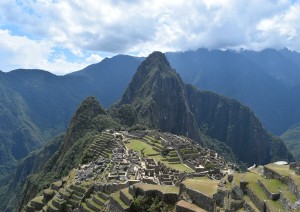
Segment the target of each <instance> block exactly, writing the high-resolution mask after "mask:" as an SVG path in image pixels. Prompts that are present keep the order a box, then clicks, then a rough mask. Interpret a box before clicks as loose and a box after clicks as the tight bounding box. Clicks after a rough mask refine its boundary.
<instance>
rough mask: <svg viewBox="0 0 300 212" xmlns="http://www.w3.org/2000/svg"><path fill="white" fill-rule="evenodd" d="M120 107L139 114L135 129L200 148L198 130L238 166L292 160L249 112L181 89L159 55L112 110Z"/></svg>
mask: <svg viewBox="0 0 300 212" xmlns="http://www.w3.org/2000/svg"><path fill="white" fill-rule="evenodd" d="M123 104H130V105H131V106H132V107H133V108H134V109H135V110H136V111H137V117H138V122H139V123H141V124H145V125H147V126H149V127H150V128H158V129H160V130H162V131H167V132H172V133H175V134H179V135H186V136H189V137H191V138H193V139H195V140H196V141H198V142H200V143H201V140H200V139H199V137H197V136H198V135H199V134H198V133H199V131H200V128H201V129H202V132H204V133H205V134H207V135H208V136H209V137H212V138H215V139H217V140H219V141H221V142H224V143H225V144H227V145H228V146H229V147H230V148H232V150H233V152H234V153H235V155H236V156H237V157H238V159H239V160H242V161H244V162H246V163H248V164H253V163H256V164H265V163H269V162H270V161H273V160H278V159H282V160H292V159H293V158H292V156H291V155H290V153H289V152H288V151H287V149H286V147H285V145H284V144H283V142H282V141H281V140H280V139H279V138H277V137H273V136H272V135H271V134H269V133H268V132H267V131H266V130H265V129H263V127H262V124H261V123H260V122H259V120H258V119H257V118H256V117H255V115H254V113H253V112H252V111H251V110H250V109H249V108H248V107H245V106H243V105H242V104H241V103H239V102H238V101H236V100H232V99H228V98H226V97H223V96H220V95H218V94H214V93H211V92H204V91H198V90H197V89H195V88H193V87H192V86H190V85H186V86H185V85H184V84H183V82H182V80H181V78H180V76H179V75H178V74H176V72H175V71H174V70H172V69H171V67H170V65H169V63H168V61H167V59H166V57H165V56H164V55H163V54H162V53H160V52H154V53H152V54H150V55H149V57H147V58H146V60H145V61H143V62H142V63H141V65H140V66H139V68H138V70H137V72H136V74H135V75H134V76H133V79H132V81H131V82H130V84H129V86H128V88H127V90H126V92H125V94H124V95H123V97H122V99H121V101H120V102H119V104H118V105H117V106H116V107H118V106H120V105H123ZM187 124H188V125H187ZM203 129H204V130H203Z"/></svg>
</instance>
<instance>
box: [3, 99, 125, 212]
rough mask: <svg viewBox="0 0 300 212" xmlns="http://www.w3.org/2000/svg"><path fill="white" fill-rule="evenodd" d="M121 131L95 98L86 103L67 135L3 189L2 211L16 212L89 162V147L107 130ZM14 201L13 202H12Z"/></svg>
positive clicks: (21, 169)
mask: <svg viewBox="0 0 300 212" xmlns="http://www.w3.org/2000/svg"><path fill="white" fill-rule="evenodd" d="M114 127H120V124H118V123H116V122H115V121H113V120H112V119H111V118H110V117H109V116H108V115H107V114H106V112H105V110H104V109H103V108H102V106H101V105H100V104H99V102H98V101H97V100H96V99H95V98H94V97H88V98H87V99H85V100H84V101H83V102H82V103H81V105H80V107H79V108H78V109H77V111H76V113H75V114H74V116H73V118H72V120H71V122H70V124H69V128H68V130H67V132H66V134H65V135H61V136H59V137H57V138H56V139H54V140H53V141H52V142H50V143H49V144H47V145H46V146H45V147H44V148H43V149H41V150H38V151H36V152H33V153H32V154H30V155H29V156H27V157H26V158H24V159H23V160H22V161H21V162H20V164H19V165H18V168H17V171H16V173H15V177H14V179H13V180H12V181H10V183H9V184H8V185H7V186H5V187H4V188H2V189H1V193H0V210H1V211H6V210H7V211H15V210H17V208H16V205H23V204H24V203H27V202H28V200H30V199H32V198H33V197H34V196H35V195H36V194H37V192H39V191H40V190H41V189H43V188H44V187H45V186H46V187H47V186H49V184H50V183H51V182H53V181H55V180H57V179H59V178H61V177H62V176H65V175H66V174H67V173H68V172H69V171H70V170H71V169H73V168H74V167H76V166H78V164H82V163H83V162H87V160H89V157H88V151H89V146H90V145H91V144H92V142H93V141H94V140H95V139H96V138H97V136H98V135H99V133H100V132H101V131H103V130H104V129H106V128H114ZM12 197H14V198H12Z"/></svg>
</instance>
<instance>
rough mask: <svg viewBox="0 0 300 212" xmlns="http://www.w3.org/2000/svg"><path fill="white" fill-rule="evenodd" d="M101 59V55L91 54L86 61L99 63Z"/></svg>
mask: <svg viewBox="0 0 300 212" xmlns="http://www.w3.org/2000/svg"><path fill="white" fill-rule="evenodd" d="M101 60H103V57H101V56H100V55H98V54H91V55H90V57H88V58H87V59H86V61H87V62H88V63H90V64H91V63H99V62H101Z"/></svg>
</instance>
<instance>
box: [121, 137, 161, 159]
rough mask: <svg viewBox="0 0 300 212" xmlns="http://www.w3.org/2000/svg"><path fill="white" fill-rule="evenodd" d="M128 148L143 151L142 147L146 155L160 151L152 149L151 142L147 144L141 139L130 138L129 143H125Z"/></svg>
mask: <svg viewBox="0 0 300 212" xmlns="http://www.w3.org/2000/svg"><path fill="white" fill-rule="evenodd" d="M125 145H126V147H127V148H128V149H133V150H134V151H137V152H138V153H140V152H141V150H142V149H144V153H145V155H148V154H157V153H158V152H157V151H155V150H153V149H152V146H151V145H149V144H146V143H145V142H143V141H140V140H129V141H128V143H126V144H125Z"/></svg>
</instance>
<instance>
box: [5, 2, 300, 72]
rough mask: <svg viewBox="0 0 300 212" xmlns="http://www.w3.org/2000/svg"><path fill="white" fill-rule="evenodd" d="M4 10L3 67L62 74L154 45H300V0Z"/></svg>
mask: <svg viewBox="0 0 300 212" xmlns="http://www.w3.org/2000/svg"><path fill="white" fill-rule="evenodd" d="M0 14H1V16H0V61H1V63H0V70H3V71H10V70H13V69H16V68H39V69H44V70H48V71H50V72H52V73H55V74H59V75H62V74H66V73H69V72H72V71H76V70H80V69H82V68H84V67H85V66H87V65H89V64H92V63H96V62H100V61H101V60H102V59H103V58H105V57H111V56H113V55H116V54H130V55H136V56H146V55H148V54H149V53H151V52H152V51H154V50H160V51H163V52H166V51H185V50H195V49H198V48H209V49H236V50H238V49H241V48H244V49H252V50H261V49H264V48H276V49H280V48H283V47H287V48H289V49H292V50H296V51H300V37H299V33H300V21H299V20H300V2H299V1H297V0H296V1H295V0H294V1H291V0H213V1H212V0H189V1H186V0H172V1H161V0H149V1H143V0H102V1H101V0H15V1H13V0H1V2H0Z"/></svg>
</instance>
